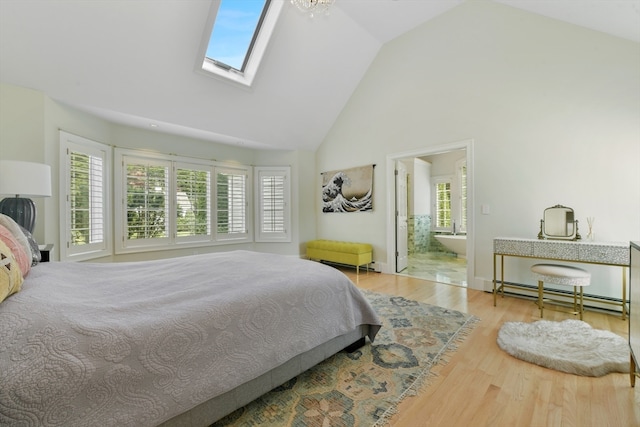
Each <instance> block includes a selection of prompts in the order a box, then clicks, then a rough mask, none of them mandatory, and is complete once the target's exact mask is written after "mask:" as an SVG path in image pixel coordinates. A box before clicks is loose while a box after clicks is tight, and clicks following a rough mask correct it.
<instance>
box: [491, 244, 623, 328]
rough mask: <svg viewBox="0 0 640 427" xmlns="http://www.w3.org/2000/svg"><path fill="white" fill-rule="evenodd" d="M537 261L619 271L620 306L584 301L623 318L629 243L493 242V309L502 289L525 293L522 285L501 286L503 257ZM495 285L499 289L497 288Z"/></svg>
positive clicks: (592, 298) (590, 298) (611, 302)
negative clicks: (613, 307)
mask: <svg viewBox="0 0 640 427" xmlns="http://www.w3.org/2000/svg"><path fill="white" fill-rule="evenodd" d="M505 256H511V257H520V258H538V259H546V260H557V261H567V262H580V263H587V264H600V265H612V266H618V267H622V301H621V302H620V303H618V302H614V301H610V300H607V299H605V298H602V299H600V298H598V297H585V299H589V300H596V301H599V302H603V303H607V304H614V305H619V306H620V307H621V308H622V319H623V320H624V319H626V318H627V303H626V301H627V267H629V263H630V260H629V243H628V242H627V243H621V242H583V241H573V240H566V241H565V240H540V239H521V238H515V237H496V238H494V239H493V305H494V307H495V305H496V300H497V296H498V292H502V295H503V296H504V289H505V288H518V289H525V288H526V287H525V286H523V285H518V284H513V283H505V282H504V257H505ZM498 259H500V280H498V278H497V274H496V273H497V264H498ZM498 284H499V285H498Z"/></svg>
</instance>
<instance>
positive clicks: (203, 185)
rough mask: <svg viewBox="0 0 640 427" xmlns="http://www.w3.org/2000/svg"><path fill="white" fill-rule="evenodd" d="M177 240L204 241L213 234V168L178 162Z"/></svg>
mask: <svg viewBox="0 0 640 427" xmlns="http://www.w3.org/2000/svg"><path fill="white" fill-rule="evenodd" d="M175 170H176V179H175V180H176V193H175V205H176V215H175V218H176V240H177V241H201V240H209V238H210V237H211V167H210V166H208V165H198V164H188V163H178V164H177V165H176V168H175Z"/></svg>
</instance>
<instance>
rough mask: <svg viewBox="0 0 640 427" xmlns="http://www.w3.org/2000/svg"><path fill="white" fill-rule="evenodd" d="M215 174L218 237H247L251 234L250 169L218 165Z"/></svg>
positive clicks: (219, 238) (225, 238)
mask: <svg viewBox="0 0 640 427" xmlns="http://www.w3.org/2000/svg"><path fill="white" fill-rule="evenodd" d="M215 174H216V234H217V239H218V240H231V239H234V240H235V239H246V238H247V237H248V236H249V230H248V218H247V211H248V197H249V189H248V187H247V182H248V180H249V171H248V169H233V168H221V167H216V168H215Z"/></svg>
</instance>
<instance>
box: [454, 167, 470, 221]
mask: <svg viewBox="0 0 640 427" xmlns="http://www.w3.org/2000/svg"><path fill="white" fill-rule="evenodd" d="M456 169H457V177H458V186H459V187H460V225H459V227H457V229H456V231H460V232H462V233H466V232H467V161H466V160H461V161H459V162H458V163H456Z"/></svg>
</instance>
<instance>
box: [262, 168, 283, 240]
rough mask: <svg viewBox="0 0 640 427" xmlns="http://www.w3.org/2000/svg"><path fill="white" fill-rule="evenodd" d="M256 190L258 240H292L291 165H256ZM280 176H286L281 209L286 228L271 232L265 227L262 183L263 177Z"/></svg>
mask: <svg viewBox="0 0 640 427" xmlns="http://www.w3.org/2000/svg"><path fill="white" fill-rule="evenodd" d="M254 176H255V183H254V188H255V191H256V200H255V209H256V213H255V218H256V223H255V226H254V228H255V234H256V238H255V241H256V242H259V243H260V242H291V167H290V166H255V167H254ZM265 176H266V177H269V176H272V177H273V176H278V177H284V182H283V189H282V197H283V207H282V209H281V212H282V216H283V225H284V227H283V228H284V230H282V231H275V232H269V231H265V230H264V228H263V224H264V221H263V218H264V211H265V201H266V199H265V196H264V187H263V185H262V179H261V178H262V177H265Z"/></svg>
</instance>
